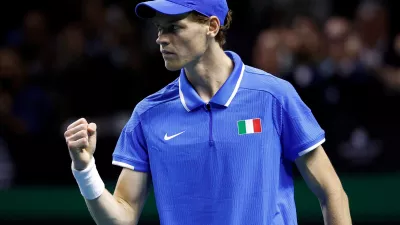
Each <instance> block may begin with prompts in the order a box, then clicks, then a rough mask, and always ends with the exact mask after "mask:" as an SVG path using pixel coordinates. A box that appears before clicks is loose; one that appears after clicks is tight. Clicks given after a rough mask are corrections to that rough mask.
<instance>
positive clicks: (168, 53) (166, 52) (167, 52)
mask: <svg viewBox="0 0 400 225" xmlns="http://www.w3.org/2000/svg"><path fill="white" fill-rule="evenodd" d="M161 53H162V54H164V55H172V54H175V53H173V52H170V51H167V50H161Z"/></svg>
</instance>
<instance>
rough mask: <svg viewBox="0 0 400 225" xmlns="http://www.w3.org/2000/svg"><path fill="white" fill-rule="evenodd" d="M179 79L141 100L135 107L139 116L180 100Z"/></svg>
mask: <svg viewBox="0 0 400 225" xmlns="http://www.w3.org/2000/svg"><path fill="white" fill-rule="evenodd" d="M178 79H179V78H177V79H175V80H174V81H173V82H171V83H169V84H168V85H167V86H165V87H164V88H162V89H161V90H159V91H157V92H155V93H153V94H151V95H149V96H147V97H146V98H144V99H143V100H141V101H140V102H139V103H138V104H137V105H136V107H135V109H134V112H135V113H136V114H138V115H142V114H143V113H146V112H148V111H149V110H151V109H152V108H154V107H156V106H159V105H162V104H164V103H167V102H170V101H174V100H176V99H177V98H179V84H178Z"/></svg>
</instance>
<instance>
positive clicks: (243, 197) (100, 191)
mask: <svg viewBox="0 0 400 225" xmlns="http://www.w3.org/2000/svg"><path fill="white" fill-rule="evenodd" d="M135 11H136V14H137V15H138V16H139V17H141V18H146V19H151V20H152V22H153V23H154V24H155V26H156V27H157V28H158V38H157V40H156V42H157V44H158V45H159V46H160V51H161V54H162V56H163V58H164V61H165V67H166V68H167V69H168V70H171V71H180V76H179V77H178V78H177V79H176V80H175V81H173V82H172V83H170V84H168V85H167V86H166V87H165V88H163V89H162V90H160V91H158V92H157V93H155V94H152V95H150V96H149V97H147V98H145V99H143V100H142V101H141V102H140V103H138V104H137V106H136V107H135V109H134V110H133V113H132V116H131V118H130V119H129V121H128V122H127V124H126V125H125V127H124V128H123V130H122V132H121V135H120V137H119V140H118V142H117V144H116V148H115V150H114V153H113V161H112V163H113V164H114V165H117V166H121V167H122V168H123V169H122V172H121V174H120V177H119V180H118V182H117V185H116V189H115V191H114V193H113V194H111V193H110V192H108V191H107V190H106V189H105V188H104V183H103V181H102V180H101V177H100V175H99V173H98V171H97V169H96V166H95V159H94V157H93V153H94V151H95V148H96V124H95V123H89V122H88V121H86V120H85V119H84V118H82V119H79V120H77V121H75V122H74V123H72V124H71V125H70V126H69V127H68V128H67V131H66V132H65V138H66V141H67V145H68V148H69V152H70V156H71V158H72V171H73V175H74V177H75V179H76V181H77V183H78V185H79V188H80V191H81V194H82V195H83V197H84V198H85V200H86V204H87V206H88V209H89V211H90V213H91V215H92V217H93V219H94V220H95V221H96V223H97V224H100V225H101V224H107V225H109V224H118V225H126V224H137V223H138V220H139V217H140V214H141V211H142V208H143V205H144V203H145V201H146V196H147V194H148V191H149V187H150V186H153V187H154V193H155V197H156V203H157V209H158V213H159V218H160V222H161V224H162V225H196V224H198V225H244V224H246V225H295V224H297V215H296V207H295V200H294V187H293V174H292V166H293V165H296V166H297V168H298V169H299V171H300V172H301V174H302V176H303V178H304V180H305V181H306V183H307V184H308V186H309V187H310V189H311V190H312V192H313V193H314V194H315V195H316V197H317V198H318V199H319V202H320V204H321V208H322V214H323V218H324V222H325V224H326V225H328V224H329V225H349V224H351V218H350V210H349V204H348V198H347V196H346V194H345V191H344V189H343V187H342V185H341V182H340V180H339V178H338V176H337V174H336V172H335V170H334V168H333V166H332V165H331V163H330V161H329V159H328V157H327V155H326V154H325V152H324V149H323V148H322V146H321V144H322V143H323V142H324V141H325V133H324V131H323V130H322V129H321V127H320V126H319V124H318V122H317V121H316V119H315V118H314V116H313V114H312V112H311V110H310V109H309V108H308V107H307V106H306V105H305V104H304V102H303V101H302V100H301V98H300V97H299V95H298V94H297V93H296V90H295V89H294V88H293V86H292V85H291V84H290V83H288V82H286V81H284V80H282V79H279V78H277V77H275V76H273V75H271V74H268V73H266V72H264V71H261V70H259V69H256V68H253V67H250V66H247V65H245V64H244V63H243V62H242V60H241V58H240V56H239V55H237V54H236V53H234V52H232V51H224V50H223V48H222V46H223V44H224V42H225V36H224V35H225V32H226V30H227V28H228V27H229V25H230V23H231V13H230V11H229V9H228V6H227V2H226V0H168V1H167V0H155V1H148V2H143V3H139V4H138V5H137V6H136V10H135Z"/></svg>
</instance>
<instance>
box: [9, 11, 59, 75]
mask: <svg viewBox="0 0 400 225" xmlns="http://www.w3.org/2000/svg"><path fill="white" fill-rule="evenodd" d="M7 43H8V45H9V46H10V47H14V48H16V49H18V50H19V52H20V53H21V57H22V59H23V60H24V61H25V65H26V66H25V70H26V73H27V74H29V75H36V76H44V75H45V73H46V72H48V70H49V69H51V67H52V65H51V64H52V50H51V48H52V39H51V36H50V31H49V28H48V24H47V19H46V17H45V15H44V14H43V13H42V12H40V11H37V10H33V11H29V12H28V13H27V14H26V15H25V17H24V20H23V26H22V28H20V29H16V30H14V31H11V32H10V33H9V35H8V40H7Z"/></svg>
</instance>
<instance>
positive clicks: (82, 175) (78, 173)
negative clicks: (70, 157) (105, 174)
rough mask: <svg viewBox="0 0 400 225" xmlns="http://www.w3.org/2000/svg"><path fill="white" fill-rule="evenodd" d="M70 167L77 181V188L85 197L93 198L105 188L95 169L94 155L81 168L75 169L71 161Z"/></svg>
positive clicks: (98, 195)
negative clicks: (85, 165)
mask: <svg viewBox="0 0 400 225" xmlns="http://www.w3.org/2000/svg"><path fill="white" fill-rule="evenodd" d="M71 169H72V173H73V175H74V177H75V180H76V182H77V183H78V186H79V190H80V192H81V194H82V196H83V197H84V198H85V199H87V200H93V199H96V198H98V197H100V195H101V194H102V193H103V191H104V189H105V185H104V182H103V181H102V180H101V177H100V175H99V172H98V171H97V168H96V164H95V160H94V157H92V159H91V160H90V162H89V164H88V165H87V167H86V168H84V169H83V170H76V169H75V168H74V163H73V162H72V165H71Z"/></svg>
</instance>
